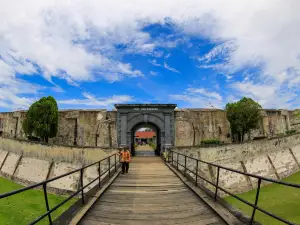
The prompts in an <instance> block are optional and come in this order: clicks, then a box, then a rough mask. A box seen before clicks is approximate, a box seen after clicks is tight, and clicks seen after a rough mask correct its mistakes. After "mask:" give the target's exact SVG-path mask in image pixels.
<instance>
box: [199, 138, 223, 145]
mask: <svg viewBox="0 0 300 225" xmlns="http://www.w3.org/2000/svg"><path fill="white" fill-rule="evenodd" d="M220 143H221V142H220V140H218V139H208V140H202V141H201V144H205V145H208V144H209V145H219V144H220Z"/></svg>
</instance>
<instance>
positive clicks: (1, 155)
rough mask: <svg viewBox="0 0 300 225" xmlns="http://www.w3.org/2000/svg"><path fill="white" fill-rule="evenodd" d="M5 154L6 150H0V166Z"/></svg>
mask: <svg viewBox="0 0 300 225" xmlns="http://www.w3.org/2000/svg"><path fill="white" fill-rule="evenodd" d="M7 154H8V152H7V151H3V150H0V168H1V166H2V164H3V163H4V160H5V158H6V155H7Z"/></svg>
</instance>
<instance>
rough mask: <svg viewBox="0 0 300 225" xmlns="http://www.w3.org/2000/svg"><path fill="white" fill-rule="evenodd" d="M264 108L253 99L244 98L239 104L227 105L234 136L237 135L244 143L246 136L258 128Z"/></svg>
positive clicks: (228, 117)
mask: <svg viewBox="0 0 300 225" xmlns="http://www.w3.org/2000/svg"><path fill="white" fill-rule="evenodd" d="M261 109H262V107H261V106H260V105H259V104H258V103H257V102H255V101H254V100H252V99H251V98H246V97H244V98H242V99H241V100H240V101H238V102H233V103H228V104H227V105H226V113H227V119H228V120H229V122H230V127H231V132H232V134H233V136H235V135H237V136H238V140H239V141H243V138H244V134H245V133H247V132H250V130H251V129H256V128H257V127H258V122H259V120H260V119H261V114H260V111H261Z"/></svg>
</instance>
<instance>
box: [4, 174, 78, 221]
mask: <svg viewBox="0 0 300 225" xmlns="http://www.w3.org/2000/svg"><path fill="white" fill-rule="evenodd" d="M22 187H23V186H21V185H19V184H16V183H14V182H12V181H10V180H7V179H4V178H2V177H0V193H6V192H9V191H13V190H17V189H20V188H22ZM64 199H66V197H64V196H57V195H54V194H48V200H49V205H50V208H53V207H54V206H56V205H57V204H59V203H60V202H62V201H63V200H64ZM75 201H76V199H71V200H70V201H68V202H67V203H65V204H64V205H63V206H61V207H60V208H58V209H57V210H56V211H55V212H53V213H52V214H51V216H52V220H54V219H55V218H57V217H58V216H59V215H60V214H61V213H62V212H64V211H65V210H66V209H68V208H69V207H70V206H71V205H72V204H73V203H74V202H75ZM45 212H46V206H45V198H44V193H43V191H41V190H28V191H25V192H22V193H19V194H17V195H14V196H11V197H8V198H4V199H1V200H0V224H1V225H23V224H28V223H29V222H31V221H33V220H35V219H36V218H38V217H39V216H40V215H42V214H43V213H45ZM37 224H49V221H48V217H46V218H44V219H43V220H41V221H40V222H39V223H37Z"/></svg>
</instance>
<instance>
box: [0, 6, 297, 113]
mask: <svg viewBox="0 0 300 225" xmlns="http://www.w3.org/2000/svg"><path fill="white" fill-rule="evenodd" d="M16 4H18V5H19V6H20V7H18V8H15V7H14V5H16ZM299 7H300V3H298V2H297V1H292V0H284V1H283V0H276V4H274V2H273V1H271V0H270V1H263V2H262V1H258V0H257V1H248V0H245V1H237V0H228V1H221V0H212V1H204V0H203V1H199V0H197V1H194V0H187V1H181V0H174V1H168V0H165V1H156V0H152V1H148V0H145V1H137V0H132V1H118V0H113V1H102V2H101V4H99V3H98V2H97V1H95V0H86V1H81V0H78V1H75V2H72V3H68V2H61V1H56V0H55V1H51V2H49V1H41V0H39V1H38V0H29V1H28V2H26V3H24V2H22V1H18V0H15V1H10V2H9V3H5V4H4V3H0V21H1V22H0V111H11V110H16V109H27V108H28V107H29V106H30V104H32V103H33V102H34V101H36V100H38V99H39V98H41V97H43V96H48V95H52V96H53V97H55V98H56V100H57V101H58V104H59V108H61V109H67V108H71V109H74V108H83V109H88V108H93V109H97V108H99V109H102V108H106V109H112V108H113V105H114V104H116V103H175V104H177V105H178V107H179V108H211V107H214V108H224V106H225V105H226V103H228V102H232V101H237V100H239V99H240V98H241V97H243V96H247V97H251V98H253V99H254V100H256V101H258V102H259V103H260V104H261V105H262V106H263V107H264V108H289V109H293V108H300V101H299V86H300V76H299V69H300V60H299V54H300V45H299V36H300V29H299V21H300V16H299V14H298V12H297V9H299ZM277 15H282V16H280V17H278V16H277Z"/></svg>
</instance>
